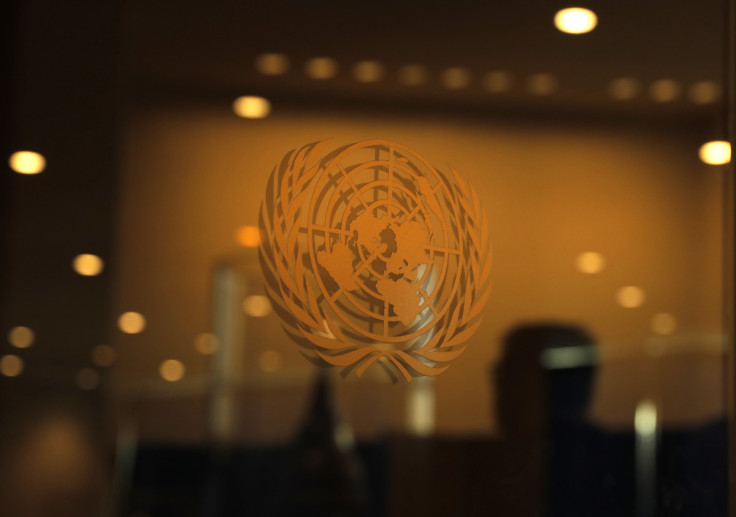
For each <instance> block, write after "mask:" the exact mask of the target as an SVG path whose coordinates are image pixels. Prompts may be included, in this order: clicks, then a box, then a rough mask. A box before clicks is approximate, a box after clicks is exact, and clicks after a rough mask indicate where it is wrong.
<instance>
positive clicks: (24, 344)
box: [8, 327, 36, 348]
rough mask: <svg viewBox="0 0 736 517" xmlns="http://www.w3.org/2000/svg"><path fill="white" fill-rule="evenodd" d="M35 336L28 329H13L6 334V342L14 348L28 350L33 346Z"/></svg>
mask: <svg viewBox="0 0 736 517" xmlns="http://www.w3.org/2000/svg"><path fill="white" fill-rule="evenodd" d="M35 337H36V335H35V334H34V333H33V331H32V330H31V329H29V328H28V327H13V328H12V329H10V332H8V341H9V342H10V344H11V345H13V346H14V347H15V348H28V347H29V346H31V345H32V344H33V340H34V339H35Z"/></svg>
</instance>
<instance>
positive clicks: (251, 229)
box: [235, 225, 261, 248]
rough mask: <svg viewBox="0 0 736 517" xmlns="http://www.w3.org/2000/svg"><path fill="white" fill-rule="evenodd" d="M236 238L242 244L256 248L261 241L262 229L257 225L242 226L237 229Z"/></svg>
mask: <svg viewBox="0 0 736 517" xmlns="http://www.w3.org/2000/svg"><path fill="white" fill-rule="evenodd" d="M235 240H236V241H237V242H238V244H240V245H241V246H245V247H246V248H254V247H256V246H258V245H259V244H260V243H261V230H260V228H258V227H257V226H250V225H249V226H241V227H240V228H238V229H237V230H236V231H235Z"/></svg>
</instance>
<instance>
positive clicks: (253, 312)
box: [243, 294, 271, 318]
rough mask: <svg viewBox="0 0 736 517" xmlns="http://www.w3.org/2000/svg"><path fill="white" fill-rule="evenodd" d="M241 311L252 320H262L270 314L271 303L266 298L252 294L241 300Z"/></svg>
mask: <svg viewBox="0 0 736 517" xmlns="http://www.w3.org/2000/svg"><path fill="white" fill-rule="evenodd" d="M243 311H244V312H245V313H246V314H247V315H248V316H251V317H253V318H262V317H264V316H268V315H269V314H271V302H269V301H268V297H266V296H263V295H260V294H254V295H251V296H248V297H247V298H246V299H245V300H243Z"/></svg>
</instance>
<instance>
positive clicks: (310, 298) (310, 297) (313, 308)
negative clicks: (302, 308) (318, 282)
mask: <svg viewBox="0 0 736 517" xmlns="http://www.w3.org/2000/svg"><path fill="white" fill-rule="evenodd" d="M304 283H305V284H306V286H307V303H309V310H310V312H311V313H312V314H314V315H315V316H317V317H322V312H321V311H320V310H319V304H318V303H317V296H315V294H314V289H312V284H310V283H309V281H305V282H304Z"/></svg>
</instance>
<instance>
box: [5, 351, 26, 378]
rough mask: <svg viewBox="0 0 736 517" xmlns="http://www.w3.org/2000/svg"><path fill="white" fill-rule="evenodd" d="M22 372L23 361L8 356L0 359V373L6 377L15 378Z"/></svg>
mask: <svg viewBox="0 0 736 517" xmlns="http://www.w3.org/2000/svg"><path fill="white" fill-rule="evenodd" d="M21 372H23V359H21V358H20V357H18V356H17V355H13V354H8V355H4V356H2V357H0V373H1V374H3V375H5V376H6V377H17V376H18V375H20V374H21Z"/></svg>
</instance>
